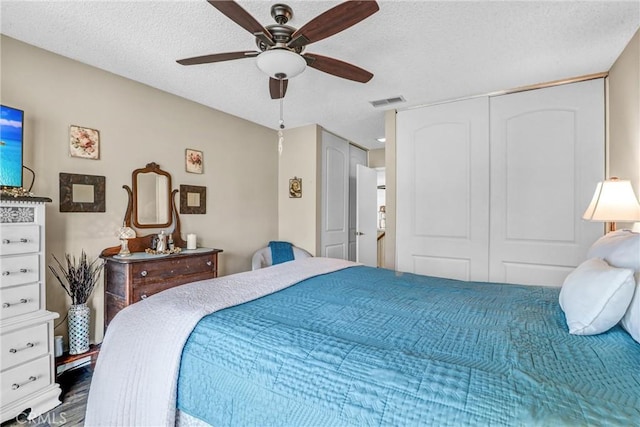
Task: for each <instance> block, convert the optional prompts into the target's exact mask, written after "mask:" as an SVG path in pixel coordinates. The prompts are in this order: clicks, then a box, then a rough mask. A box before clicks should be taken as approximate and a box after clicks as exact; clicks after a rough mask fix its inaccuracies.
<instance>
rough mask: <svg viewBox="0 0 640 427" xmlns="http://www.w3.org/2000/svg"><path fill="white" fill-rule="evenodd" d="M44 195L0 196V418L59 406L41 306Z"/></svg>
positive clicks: (49, 331)
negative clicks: (0, 398)
mask: <svg viewBox="0 0 640 427" xmlns="http://www.w3.org/2000/svg"><path fill="white" fill-rule="evenodd" d="M46 202H51V199H49V198H45V197H15V198H14V197H2V199H0V235H1V236H0V239H1V244H0V271H1V272H2V273H1V274H2V276H0V277H1V279H2V281H1V282H0V348H1V351H2V353H1V354H2V356H1V357H0V365H1V366H0V373H1V375H0V377H1V378H0V389H1V390H0V395H1V397H2V400H1V403H0V405H1V407H0V422H4V421H7V420H9V419H11V418H15V417H17V416H18V415H20V414H21V413H22V412H24V411H25V410H30V412H29V415H28V419H30V420H32V419H35V418H37V417H38V416H39V415H41V414H43V413H44V412H47V411H49V410H51V409H52V408H54V407H56V406H57V405H59V404H60V400H59V399H58V397H59V395H60V386H59V385H58V384H56V383H55V371H54V352H53V321H54V319H57V318H58V317H59V315H58V313H53V312H50V311H47V310H46V286H45V265H46V264H45V203H46Z"/></svg>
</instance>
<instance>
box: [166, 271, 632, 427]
mask: <svg viewBox="0 0 640 427" xmlns="http://www.w3.org/2000/svg"><path fill="white" fill-rule="evenodd" d="M557 300H558V289H556V288H542V287H531V286H515V285H500V284H491V283H468V282H460V281H455V280H447V279H438V278H430V277H424V276H418V275H413V274H400V273H396V272H393V271H390V270H383V269H374V268H369V267H363V266H360V267H352V268H348V269H346V270H342V271H338V272H335V273H331V274H328V275H324V276H319V277H315V278H312V279H308V280H305V281H303V282H300V283H299V284H297V285H295V286H292V287H290V288H287V289H285V290H283V291H280V292H278V293H275V294H272V295H269V296H266V297H263V298H261V299H258V300H255V301H253V302H250V303H246V304H243V305H240V306H236V307H232V308H228V309H225V310H222V311H220V312H217V313H213V314H211V315H209V316H207V317H204V318H203V319H202V320H201V321H200V323H199V324H198V325H197V327H196V328H195V329H194V331H193V332H192V334H191V336H190V338H189V340H188V342H187V344H186V345H185V347H184V351H183V356H182V362H181V368H180V377H179V381H178V408H179V409H180V410H181V411H183V412H186V413H188V414H190V415H192V416H194V417H197V418H199V419H201V420H203V421H206V422H208V423H210V424H212V425H215V426H217V427H222V426H228V425H236V426H249V425H259V426H267V425H273V426H286V425H300V426H321V425H326V426H346V425H356V426H364V425H374V426H375V425H392V426H418V425H419V426H427V425H428V426H459V425H474V426H476V425H509V426H512V425H527V426H528V425H551V426H556V425H622V426H629V425H637V424H638V422H639V420H640V345H639V344H637V343H636V342H634V341H633V340H632V339H631V338H630V336H628V335H627V333H626V332H624V330H622V329H621V328H620V327H615V328H613V329H612V330H610V331H609V332H607V333H605V334H602V335H597V336H573V335H570V334H569V333H568V331H567V328H566V325H565V321H564V315H563V314H562V312H561V310H560V308H559V306H558V303H557Z"/></svg>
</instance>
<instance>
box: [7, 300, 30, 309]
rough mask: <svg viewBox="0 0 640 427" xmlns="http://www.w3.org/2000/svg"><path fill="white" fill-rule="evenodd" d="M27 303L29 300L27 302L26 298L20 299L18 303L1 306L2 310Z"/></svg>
mask: <svg viewBox="0 0 640 427" xmlns="http://www.w3.org/2000/svg"><path fill="white" fill-rule="evenodd" d="M28 302H29V300H28V299H26V298H22V299H21V300H20V302H5V303H4V304H2V308H9V307H11V306H12V305H18V304H26V303H28Z"/></svg>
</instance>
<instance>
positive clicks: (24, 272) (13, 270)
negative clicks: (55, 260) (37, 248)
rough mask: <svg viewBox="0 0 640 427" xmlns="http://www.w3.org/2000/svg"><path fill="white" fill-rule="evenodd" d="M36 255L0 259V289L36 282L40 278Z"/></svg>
mask: <svg viewBox="0 0 640 427" xmlns="http://www.w3.org/2000/svg"><path fill="white" fill-rule="evenodd" d="M38 258H39V257H38V254H29V255H20V256H12V257H2V258H0V272H1V273H0V274H2V283H0V288H8V287H9V286H16V285H22V284H24V283H33V282H37V281H38V279H39V277H40V272H39V270H38V269H39V263H38Z"/></svg>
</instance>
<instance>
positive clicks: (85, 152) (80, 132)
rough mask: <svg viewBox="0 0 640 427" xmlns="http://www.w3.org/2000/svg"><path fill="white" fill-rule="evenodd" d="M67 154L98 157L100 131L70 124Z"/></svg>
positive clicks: (92, 158)
mask: <svg viewBox="0 0 640 427" xmlns="http://www.w3.org/2000/svg"><path fill="white" fill-rule="evenodd" d="M69 155H70V156H71V157H80V158H82V159H91V160H98V159H100V131H98V130H96V129H90V128H85V127H82V126H76V125H71V126H70V127H69Z"/></svg>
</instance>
